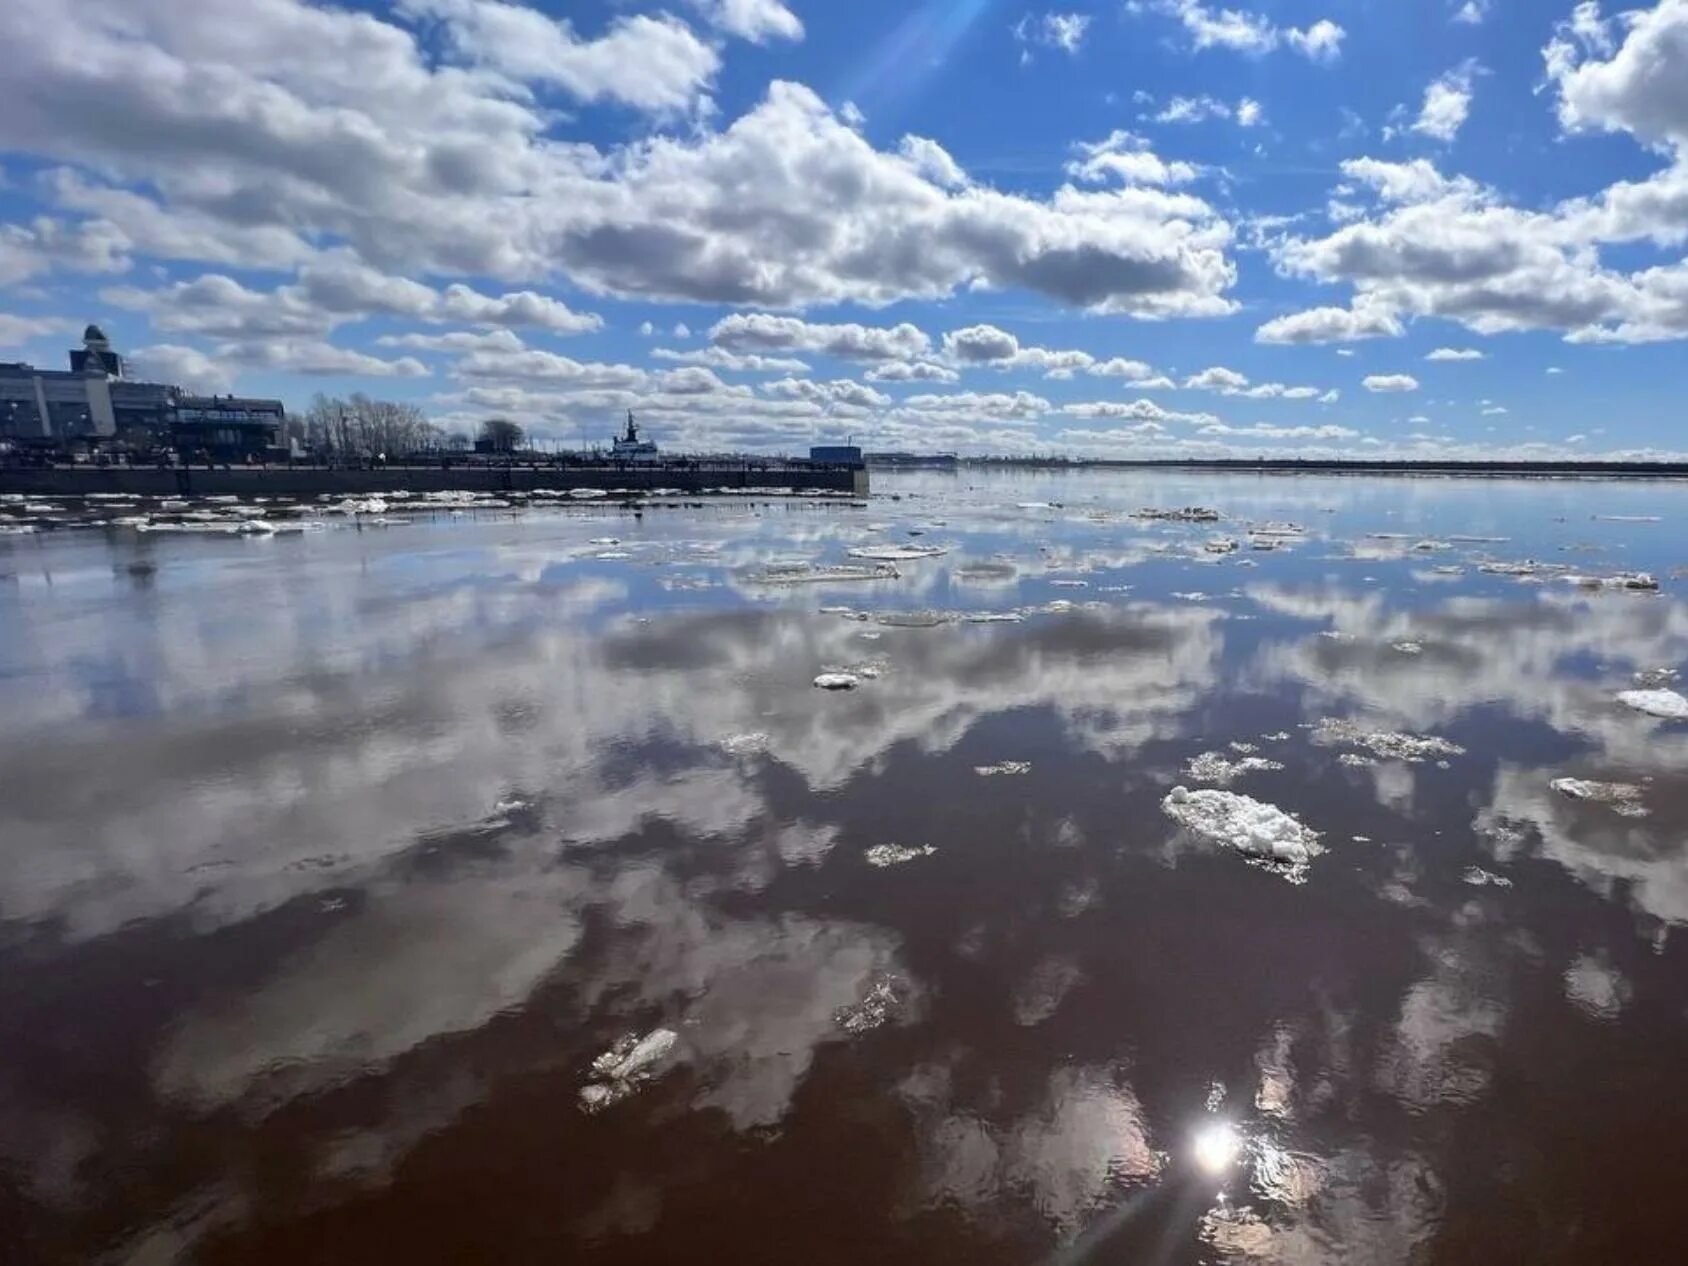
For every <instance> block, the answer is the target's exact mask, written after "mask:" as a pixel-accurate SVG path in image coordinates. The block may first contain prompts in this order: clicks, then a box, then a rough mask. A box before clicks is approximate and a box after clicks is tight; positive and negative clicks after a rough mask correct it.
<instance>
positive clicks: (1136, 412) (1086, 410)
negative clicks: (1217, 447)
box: [1061, 400, 1219, 427]
mask: <svg viewBox="0 0 1688 1266" xmlns="http://www.w3.org/2000/svg"><path fill="white" fill-rule="evenodd" d="M1061 412H1062V413H1065V414H1067V415H1068V416H1069V417H1075V418H1088V419H1091V420H1104V419H1105V420H1108V421H1116V422H1120V421H1129V422H1141V423H1154V424H1155V425H1156V426H1157V427H1160V426H1163V425H1166V424H1170V423H1184V424H1188V425H1192V426H1211V425H1213V424H1215V423H1217V422H1218V421H1219V419H1218V418H1217V417H1215V416H1214V415H1213V414H1211V413H1180V412H1177V411H1176V410H1173V409H1165V408H1162V407H1161V406H1160V405H1158V404H1156V403H1155V402H1154V401H1153V400H1131V401H1121V400H1082V401H1077V402H1075V403H1072V404H1065V405H1062V406H1061Z"/></svg>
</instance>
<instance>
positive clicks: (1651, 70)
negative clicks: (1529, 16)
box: [1542, 0, 1688, 145]
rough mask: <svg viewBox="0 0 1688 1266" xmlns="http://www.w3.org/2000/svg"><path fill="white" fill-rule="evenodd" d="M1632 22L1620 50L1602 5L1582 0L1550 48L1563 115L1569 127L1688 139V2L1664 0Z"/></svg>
mask: <svg viewBox="0 0 1688 1266" xmlns="http://www.w3.org/2000/svg"><path fill="white" fill-rule="evenodd" d="M1626 21H1627V23H1628V31H1627V33H1626V34H1625V36H1624V40H1623V43H1622V45H1621V46H1619V47H1617V48H1616V51H1615V52H1614V46H1613V41H1612V34H1611V28H1610V25H1609V24H1608V23H1606V22H1603V21H1602V20H1601V18H1600V7H1599V6H1598V5H1597V4H1593V3H1584V4H1579V5H1578V6H1577V7H1576V9H1575V10H1574V11H1573V13H1572V17H1571V20H1570V21H1569V22H1568V23H1564V24H1562V25H1561V26H1560V28H1559V30H1558V31H1557V32H1556V34H1555V36H1554V39H1553V41H1552V43H1550V44H1549V45H1548V46H1547V48H1546V49H1545V50H1543V54H1542V56H1543V58H1544V59H1545V60H1546V63H1547V75H1548V78H1549V79H1550V80H1551V81H1552V82H1553V83H1554V84H1555V85H1556V86H1557V87H1558V89H1559V121H1560V123H1561V124H1562V125H1563V126H1564V127H1565V129H1566V130H1567V131H1579V130H1584V129H1590V128H1596V129H1601V130H1604V131H1626V132H1632V133H1634V134H1635V135H1636V136H1637V137H1639V138H1641V139H1642V140H1646V141H1663V142H1669V143H1672V144H1676V145H1688V91H1684V88H1683V83H1684V76H1685V75H1688V0H1660V2H1659V3H1658V4H1657V5H1655V6H1654V7H1653V8H1651V9H1641V10H1637V11H1635V12H1634V13H1631V14H1628V15H1626ZM1600 57H1606V58H1608V60H1605V61H1602V60H1598V59H1599V58H1600Z"/></svg>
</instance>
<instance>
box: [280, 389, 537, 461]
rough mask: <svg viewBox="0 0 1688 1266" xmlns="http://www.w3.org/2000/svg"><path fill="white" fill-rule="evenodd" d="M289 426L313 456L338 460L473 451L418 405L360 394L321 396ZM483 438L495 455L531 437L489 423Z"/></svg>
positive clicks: (511, 425) (497, 421)
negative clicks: (431, 419)
mask: <svg viewBox="0 0 1688 1266" xmlns="http://www.w3.org/2000/svg"><path fill="white" fill-rule="evenodd" d="M287 426H288V434H289V436H290V437H291V438H294V439H297V440H298V441H299V443H300V444H301V445H302V446H304V447H305V448H306V449H308V450H309V451H311V452H314V453H332V454H334V455H335V456H337V457H364V458H389V459H390V458H397V457H403V456H406V455H409V454H414V453H435V452H439V451H441V450H461V449H466V448H468V447H469V437H468V436H467V435H466V434H463V433H462V432H455V433H448V432H447V431H446V430H445V429H444V428H443V427H439V426H436V425H435V424H434V423H432V422H430V421H428V417H427V415H426V414H425V413H423V412H422V410H421V409H420V408H418V407H417V406H416V405H414V404H401V403H398V402H396V401H392V400H374V399H371V398H370V397H369V396H366V395H364V394H363V393H362V392H361V391H360V392H355V393H354V394H352V395H350V396H345V397H341V396H328V395H324V394H323V393H322V392H320V391H319V392H318V393H317V394H316V395H315V396H313V397H311V403H310V407H309V408H307V409H306V410H305V412H304V413H303V414H295V415H294V416H293V417H292V418H290V419H289V420H288V423H287ZM478 438H479V439H480V440H481V441H482V442H483V443H485V444H486V445H487V446H489V447H490V448H492V449H494V450H495V451H498V452H509V451H511V450H513V449H518V448H521V447H522V444H523V441H524V440H525V438H526V436H525V433H524V432H523V430H522V428H521V427H520V426H519V425H518V424H517V423H515V422H510V421H507V420H506V419H504V418H489V419H487V421H485V422H483V423H481V427H480V434H479V437H478Z"/></svg>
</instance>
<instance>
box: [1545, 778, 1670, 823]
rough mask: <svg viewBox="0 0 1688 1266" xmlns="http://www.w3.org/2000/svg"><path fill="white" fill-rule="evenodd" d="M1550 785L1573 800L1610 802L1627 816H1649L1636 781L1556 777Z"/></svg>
mask: <svg viewBox="0 0 1688 1266" xmlns="http://www.w3.org/2000/svg"><path fill="white" fill-rule="evenodd" d="M1548 786H1549V787H1552V788H1553V790H1555V791H1557V792H1558V793H1559V794H1560V795H1562V796H1569V797H1570V798H1571V799H1572V800H1590V801H1593V802H1594V803H1596V804H1609V805H1611V806H1612V807H1613V808H1614V809H1615V810H1616V811H1617V812H1619V813H1621V814H1623V815H1624V816H1625V817H1627V818H1643V817H1646V816H1647V807H1646V806H1645V805H1643V804H1642V803H1641V788H1640V787H1638V786H1636V785H1635V784H1634V783H1628V782H1595V781H1593V780H1592V779H1588V778H1555V779H1554V780H1553V781H1552V782H1550V783H1548Z"/></svg>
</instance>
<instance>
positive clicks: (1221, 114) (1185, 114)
mask: <svg viewBox="0 0 1688 1266" xmlns="http://www.w3.org/2000/svg"><path fill="white" fill-rule="evenodd" d="M1230 117H1231V107H1230V106H1228V105H1226V104H1225V103H1224V102H1223V101H1221V100H1219V98H1217V97H1209V96H1206V95H1203V96H1200V97H1173V98H1172V99H1171V100H1170V101H1168V102H1167V103H1166V105H1165V106H1163V107H1162V108H1161V111H1160V113H1159V114H1157V115H1155V122H1156V123H1201V122H1203V121H1204V120H1207V119H1228V118H1230Z"/></svg>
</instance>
